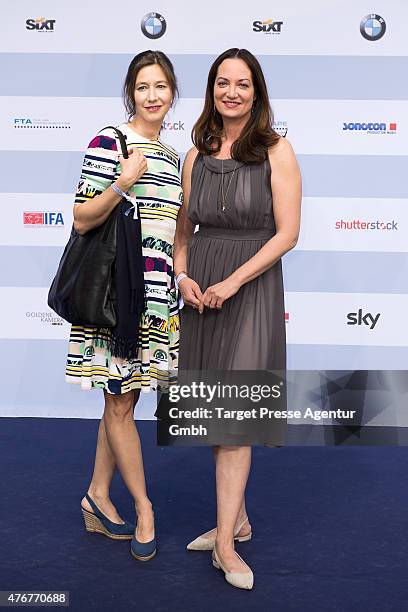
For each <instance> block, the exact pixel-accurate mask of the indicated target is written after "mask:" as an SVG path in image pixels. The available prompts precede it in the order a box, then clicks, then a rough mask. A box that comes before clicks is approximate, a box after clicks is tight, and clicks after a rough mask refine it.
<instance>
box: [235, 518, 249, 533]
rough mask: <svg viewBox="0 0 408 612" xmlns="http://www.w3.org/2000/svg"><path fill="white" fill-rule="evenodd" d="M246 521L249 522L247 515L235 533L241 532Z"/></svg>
mask: <svg viewBox="0 0 408 612" xmlns="http://www.w3.org/2000/svg"><path fill="white" fill-rule="evenodd" d="M245 523H248V517H246V518H245V519H244V520H243V521H242V523H241V524H240V526H239V527H238V528H237V529H236V530H235V532H234V533H235V534H237V533H239V532H240V531H241V529H242V528H243V526H244V525H245Z"/></svg>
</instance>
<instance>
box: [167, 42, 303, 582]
mask: <svg viewBox="0 0 408 612" xmlns="http://www.w3.org/2000/svg"><path fill="white" fill-rule="evenodd" d="M193 140H194V144H195V146H194V147H193V148H192V149H191V150H190V151H189V152H188V154H187V156H186V159H185V162H184V167H183V190H184V204H183V206H182V207H181V210H180V213H179V216H178V219H177V229H176V237H175V244H174V270H175V274H176V275H177V282H178V285H179V289H180V292H181V294H182V297H183V300H184V303H185V307H184V309H183V311H182V318H181V338H180V355H179V368H180V370H201V371H205V370H268V369H272V370H284V369H285V361H286V356H285V316H284V315H285V313H284V300H283V283H282V267H281V261H280V258H281V256H282V255H284V254H285V253H286V252H287V251H289V250H290V249H292V248H293V247H294V246H295V244H296V241H297V237H298V233H299V223H300V201H301V180H300V173H299V168H298V165H297V162H296V158H295V155H294V153H293V150H292V148H291V146H290V144H289V142H288V141H287V140H286V139H284V138H281V137H280V136H279V135H278V134H277V133H276V132H275V131H274V130H273V128H272V113H271V109H270V106H269V99H268V93H267V88H266V84H265V79H264V76H263V73H262V69H261V67H260V65H259V63H258V61H257V59H256V58H255V57H254V56H253V55H252V54H251V53H250V52H249V51H246V50H245V49H229V50H228V51H225V52H224V53H222V54H221V55H220V56H219V57H218V58H217V59H216V60H215V62H214V64H213V65H212V67H211V69H210V72H209V76H208V84H207V91H206V98H205V105H204V109H203V112H202V114H201V116H200V118H199V119H198V121H197V123H196V124H195V126H194V129H193ZM196 225H198V226H199V231H198V232H196V233H194V228H195V226H196ZM214 455H215V464H216V484H217V527H216V528H215V529H212V530H211V531H209V532H207V533H205V534H203V535H201V536H199V537H198V538H196V539H195V540H194V541H193V542H191V543H190V544H189V545H188V548H189V549H190V550H191V549H192V550H212V551H213V552H212V555H213V564H214V566H215V567H216V568H218V569H222V570H223V571H224V574H225V578H226V580H227V581H228V582H229V583H230V584H232V585H234V586H237V587H239V588H246V589H250V588H252V585H253V573H252V571H251V570H250V568H249V567H248V565H247V564H246V563H245V562H244V561H243V560H242V559H241V557H240V556H239V555H238V554H237V553H236V552H235V550H234V540H235V541H246V540H249V539H250V538H251V526H250V523H249V520H248V516H247V513H246V509H245V487H246V483H247V478H248V474H249V470H250V463H251V447H250V446H222V445H220V446H216V447H215V448H214Z"/></svg>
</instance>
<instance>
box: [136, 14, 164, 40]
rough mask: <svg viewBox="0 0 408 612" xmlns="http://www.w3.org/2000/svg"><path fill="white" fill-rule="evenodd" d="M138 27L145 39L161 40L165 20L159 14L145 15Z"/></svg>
mask: <svg viewBox="0 0 408 612" xmlns="http://www.w3.org/2000/svg"><path fill="white" fill-rule="evenodd" d="M140 25H141V28H142V32H143V34H144V35H145V36H147V38H161V37H162V36H163V34H164V33H165V32H166V29H167V24H166V20H165V18H164V17H163V15H160V13H147V15H145V16H144V17H143V18H142V23H141V24H140Z"/></svg>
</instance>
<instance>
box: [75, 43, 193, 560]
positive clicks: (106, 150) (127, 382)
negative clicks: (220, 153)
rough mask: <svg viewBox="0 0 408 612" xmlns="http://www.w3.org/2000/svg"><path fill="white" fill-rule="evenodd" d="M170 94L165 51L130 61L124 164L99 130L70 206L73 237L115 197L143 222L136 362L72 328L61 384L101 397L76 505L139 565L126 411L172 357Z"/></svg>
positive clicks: (144, 539) (143, 538) (174, 169)
mask: <svg viewBox="0 0 408 612" xmlns="http://www.w3.org/2000/svg"><path fill="white" fill-rule="evenodd" d="M176 94H177V84H176V77H175V75H174V70H173V66H172V64H171V62H170V61H169V59H168V58H167V57H166V56H165V55H164V54H163V53H161V52H157V51H145V52H143V53H140V54H139V55H137V56H136V57H135V58H134V59H133V61H132V62H131V64H130V66H129V70H128V74H127V77H126V81H125V85H124V101H125V106H126V110H127V111H128V117H129V120H128V123H124V124H122V125H119V126H118V128H119V129H120V130H121V131H122V133H123V134H124V136H125V138H126V144H127V147H128V151H129V158H128V159H124V158H123V156H121V154H120V146H119V144H118V142H117V139H116V137H115V136H116V135H115V132H114V130H112V129H104V130H102V131H101V132H99V133H98V134H97V135H96V136H95V137H94V138H93V139H92V141H91V142H90V144H89V146H88V149H87V152H86V155H85V158H84V162H83V166H82V173H81V178H80V181H79V185H78V190H77V194H76V199H75V205H74V225H75V229H76V230H77V231H78V232H79V233H86V232H87V231H88V230H90V229H92V228H93V227H96V226H98V225H100V224H101V223H103V222H104V221H105V219H106V218H107V217H108V215H109V214H110V213H111V211H112V210H113V209H114V208H115V207H116V206H117V205H118V203H119V202H120V201H121V199H122V196H121V195H120V193H121V192H122V193H126V195H128V196H130V197H131V198H133V201H134V199H136V200H137V204H138V209H139V214H140V219H141V229H142V254H143V262H144V283H145V297H146V302H145V309H144V312H143V313H142V316H141V318H140V324H139V344H140V347H139V349H138V354H137V357H136V358H134V359H129V360H126V359H122V358H119V357H115V356H112V355H111V352H110V350H109V349H108V340H109V330H106V342H105V341H104V338H102V340H101V338H100V334H97V333H96V332H97V330H96V329H94V328H89V327H81V326H72V329H71V335H70V340H69V353H68V358H67V364H66V380H67V381H68V382H71V383H78V384H80V385H81V388H82V389H85V390H88V389H103V391H104V399H105V409H104V414H103V417H102V419H101V422H100V426H99V433H98V444H97V450H96V458H95V466H94V472H93V477H92V480H91V483H90V485H89V488H88V492H87V494H86V496H85V497H84V498H83V499H82V502H81V505H82V510H83V514H84V517H85V523H86V527H87V529H88V531H100V532H102V533H105V535H109V537H115V538H117V539H132V536H133V539H132V545H131V552H132V554H133V556H135V557H136V558H139V559H142V560H145V559H148V558H151V557H152V556H154V554H155V550H156V543H155V538H154V520H153V511H152V504H151V502H150V500H149V498H148V496H147V492H146V486H145V478H144V471H143V461H142V454H141V448H140V440H139V436H138V433H137V429H136V425H135V421H134V417H133V410H134V407H135V405H136V402H137V400H138V398H139V396H140V392H141V391H142V392H148V391H150V390H156V389H158V390H160V389H162V388H165V387H166V385H167V383H168V379H169V376H170V372H172V371H174V370H175V369H176V368H177V357H178V338H179V318H178V305H177V293H176V288H175V283H174V275H173V260H172V252H173V240H174V233H175V227H176V219H177V214H178V211H179V208H180V205H181V201H182V191H181V183H180V177H179V157H178V155H177V153H176V151H174V149H172V148H171V147H170V146H168V145H165V144H164V143H162V142H161V141H160V140H159V133H160V129H161V126H162V122H163V119H164V117H165V115H166V113H167V112H168V110H169V109H170V107H171V105H172V103H173V101H174V99H175V96H176ZM116 466H117V467H118V468H119V470H120V472H121V475H122V477H123V480H124V481H125V484H126V485H127V487H128V489H129V491H130V493H131V495H132V496H133V498H134V500H135V508H136V513H137V530H136V532H135V534H134V533H133V532H134V529H135V527H134V525H132V524H130V523H124V522H123V521H122V519H121V518H120V516H119V514H118V512H117V511H116V508H115V506H114V505H113V503H112V502H111V500H110V497H109V487H110V483H111V480H112V477H113V473H114V471H115V467H116Z"/></svg>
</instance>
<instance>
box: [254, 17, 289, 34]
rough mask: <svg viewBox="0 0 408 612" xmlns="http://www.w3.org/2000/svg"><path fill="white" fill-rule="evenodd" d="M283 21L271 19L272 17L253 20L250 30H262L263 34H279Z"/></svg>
mask: <svg viewBox="0 0 408 612" xmlns="http://www.w3.org/2000/svg"><path fill="white" fill-rule="evenodd" d="M282 25H283V21H273V19H266V20H265V21H254V22H253V23H252V30H253V31H254V32H263V33H264V34H280V33H281V28H282Z"/></svg>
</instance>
